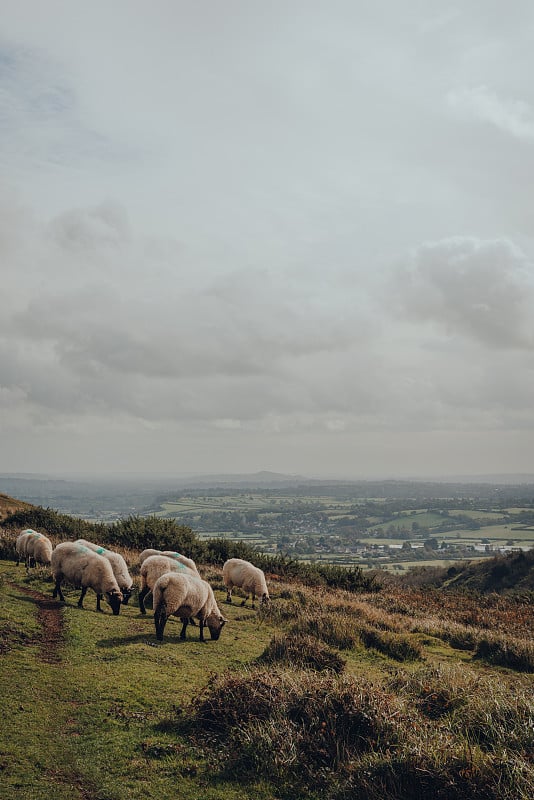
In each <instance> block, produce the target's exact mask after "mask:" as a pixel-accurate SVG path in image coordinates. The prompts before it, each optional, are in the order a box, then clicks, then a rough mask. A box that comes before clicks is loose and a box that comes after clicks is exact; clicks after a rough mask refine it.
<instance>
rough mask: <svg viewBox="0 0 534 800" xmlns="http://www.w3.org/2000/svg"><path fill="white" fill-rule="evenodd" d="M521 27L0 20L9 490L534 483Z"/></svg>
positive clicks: (530, 95)
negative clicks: (12, 486) (79, 475)
mask: <svg viewBox="0 0 534 800" xmlns="http://www.w3.org/2000/svg"><path fill="white" fill-rule="evenodd" d="M533 41H534V6H533V4H532V2H529V0H524V2H522V1H521V0H514V1H513V2H509V0H508V2H505V0H458V2H454V0H453V2H451V3H449V4H443V2H442V0H440V1H439V2H433V0H405V1H404V2H403V3H399V2H394V0H388V1H387V2H386V1H385V0H369V1H367V0H347V1H346V2H345V1H343V0H328V2H327V1H326V0H322V2H316V1H314V0H302V2H298V1H297V0H283V2H282V1H281V0H280V1H279V0H271V2H265V0H261V1H260V0H225V2H221V0H196V2H190V0H187V2H186V1H185V0H151V1H150V2H148V0H144V1H141V0H113V2H109V0H105V1H104V0H92V1H91V2H90V3H89V2H87V1H86V0H46V3H45V2H42V0H16V2H11V0H0V270H1V274H0V297H1V305H0V309H1V310H0V472H16V471H25V472H44V471H49V472H65V471H67V472H68V471H69V470H75V471H78V472H79V471H85V472H92V471H97V472H100V473H103V472H112V471H132V472H154V473H156V472H165V473H169V472H171V473H213V472H254V471H256V470H263V469H266V470H274V471H279V472H289V473H299V474H304V475H309V476H324V477H363V478H365V477H376V476H381V477H382V476H385V477H409V476H445V475H451V474H462V475H470V474H473V475H474V474H480V473H507V472H513V473H520V472H531V473H532V472H534V461H533V454H534V412H533V398H534V196H533V189H534V82H533V80H532V76H533V75H534V48H533V46H532V42H533Z"/></svg>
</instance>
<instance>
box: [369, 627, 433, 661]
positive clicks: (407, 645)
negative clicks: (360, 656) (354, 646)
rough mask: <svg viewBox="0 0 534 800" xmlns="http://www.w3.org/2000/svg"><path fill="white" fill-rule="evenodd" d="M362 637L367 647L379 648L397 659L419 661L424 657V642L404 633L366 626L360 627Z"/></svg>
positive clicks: (381, 651)
mask: <svg viewBox="0 0 534 800" xmlns="http://www.w3.org/2000/svg"><path fill="white" fill-rule="evenodd" d="M360 639H361V640H362V642H363V644H364V645H365V647H369V648H373V649H374V650H378V651H379V652H380V653H383V654H384V655H386V656H389V658H393V659H394V660H395V661H419V660H421V659H423V658H424V650H423V646H422V644H421V643H420V642H418V641H417V640H415V639H413V637H410V636H407V635H405V634H402V633H390V632H389V631H379V630H376V628H371V627H369V626H365V627H362V628H361V629H360Z"/></svg>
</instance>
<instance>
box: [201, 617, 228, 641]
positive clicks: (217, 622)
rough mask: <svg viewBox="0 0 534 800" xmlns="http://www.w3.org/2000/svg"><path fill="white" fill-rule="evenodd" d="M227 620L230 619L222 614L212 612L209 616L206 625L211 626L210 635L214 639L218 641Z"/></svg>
mask: <svg viewBox="0 0 534 800" xmlns="http://www.w3.org/2000/svg"><path fill="white" fill-rule="evenodd" d="M227 622H228V620H227V619H226V618H225V617H223V615H222V614H212V615H211V616H210V617H208V618H207V620H206V625H207V626H208V628H209V631H210V636H211V638H212V639H214V640H215V641H217V639H218V638H219V636H220V635H221V631H222V629H223V627H224V626H225V625H226V623H227Z"/></svg>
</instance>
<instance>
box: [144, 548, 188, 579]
mask: <svg viewBox="0 0 534 800" xmlns="http://www.w3.org/2000/svg"><path fill="white" fill-rule="evenodd" d="M150 556H167V558H174V560H175V561H179V562H180V564H184V565H185V566H186V567H189V569H191V570H193V572H196V573H197V575H199V571H198V569H197V565H196V564H195V562H194V561H193V559H192V558H188V557H187V556H183V555H182V554H181V553H177V552H176V551H175V550H153V549H152V548H148V549H147V550H143V552H142V553H141V555H140V556H139V564H142V563H143V561H145V559H147V558H150Z"/></svg>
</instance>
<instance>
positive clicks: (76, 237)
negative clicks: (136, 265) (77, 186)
mask: <svg viewBox="0 0 534 800" xmlns="http://www.w3.org/2000/svg"><path fill="white" fill-rule="evenodd" d="M50 234H51V236H52V238H53V239H54V240H55V241H56V242H57V244H58V245H59V246H60V247H65V248H67V249H75V250H85V249H95V248H98V247H103V246H115V247H117V246H120V245H123V244H125V243H127V242H128V241H129V240H130V230H129V223H128V219H127V216H126V213H125V212H124V209H122V208H121V207H120V206H118V205H117V204H111V203H107V204H102V205H99V206H96V207H94V208H87V209H72V210H70V211H67V212H65V213H64V214H61V215H60V216H58V217H56V218H55V219H54V220H53V221H52V223H51V225H50Z"/></svg>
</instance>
